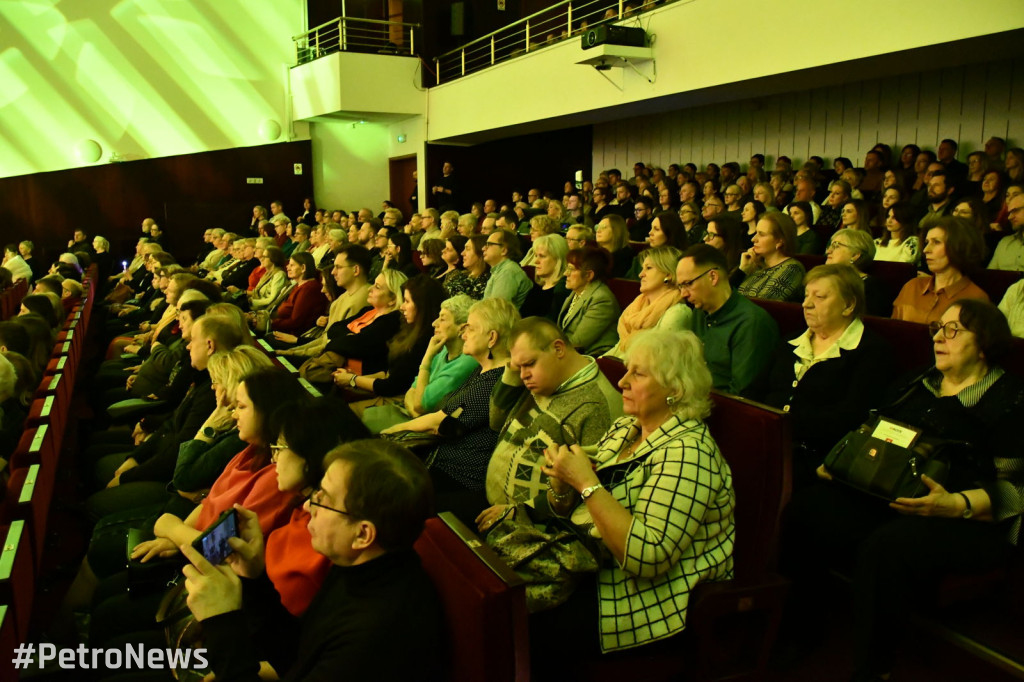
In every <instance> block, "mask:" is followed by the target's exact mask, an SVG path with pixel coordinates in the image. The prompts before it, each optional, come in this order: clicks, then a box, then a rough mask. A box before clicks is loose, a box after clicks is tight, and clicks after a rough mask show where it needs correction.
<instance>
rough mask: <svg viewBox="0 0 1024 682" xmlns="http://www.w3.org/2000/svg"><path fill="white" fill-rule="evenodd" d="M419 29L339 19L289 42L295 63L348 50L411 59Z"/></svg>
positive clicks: (391, 23) (408, 24) (380, 21)
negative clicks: (293, 45)
mask: <svg viewBox="0 0 1024 682" xmlns="http://www.w3.org/2000/svg"><path fill="white" fill-rule="evenodd" d="M419 28H420V25H419V24H411V23H408V22H404V21H383V20H380V19H361V18H357V17H339V18H337V19H332V20H330V21H325V22H324V23H322V24H320V25H319V26H314V27H313V28H311V29H309V30H308V31H305V32H303V33H300V34H298V35H295V36H292V42H294V43H295V58H296V62H297V63H298V64H305V63H307V62H311V61H313V60H315V59H319V58H320V57H324V56H326V55H329V54H334V53H335V52H348V51H353V52H377V53H379V54H392V55H408V56H413V55H415V54H416V31H417V30H418V29H419ZM395 31H397V35H396V34H395V33H394V32H395ZM393 37H394V38H395V40H392V38H393Z"/></svg>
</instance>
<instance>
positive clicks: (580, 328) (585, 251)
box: [556, 219, 621, 356]
mask: <svg viewBox="0 0 1024 682" xmlns="http://www.w3.org/2000/svg"><path fill="white" fill-rule="evenodd" d="M609 220H610V219H609ZM602 222H603V221H602ZM566 260H567V262H568V264H567V266H566V270H565V287H566V289H568V290H569V296H568V298H566V299H565V302H564V303H562V308H561V310H560V311H559V313H558V318H557V320H556V321H557V323H558V326H559V327H561V328H562V330H563V331H564V332H565V336H566V338H568V340H569V342H570V343H571V344H572V345H573V347H574V348H576V349H577V350H578V351H579V352H581V353H583V354H584V355H594V356H597V355H601V354H602V353H604V352H605V351H607V350H609V349H610V348H611V347H612V346H614V345H615V343H616V342H617V341H618V332H617V331H616V324H617V320H618V318H619V313H620V312H621V310H620V309H619V302H618V300H617V299H616V298H615V294H613V293H612V290H611V289H609V288H608V285H607V284H606V281H607V280H608V278H609V275H610V266H611V263H610V261H611V258H610V256H609V254H608V251H607V250H605V249H603V248H601V247H598V246H586V247H584V248H582V249H573V250H572V251H570V252H569V255H568V256H567V257H566Z"/></svg>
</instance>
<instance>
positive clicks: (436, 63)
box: [434, 57, 441, 85]
mask: <svg viewBox="0 0 1024 682" xmlns="http://www.w3.org/2000/svg"><path fill="white" fill-rule="evenodd" d="M434 71H435V72H436V73H437V84H438V85H440V84H441V60H440V59H438V58H437V57H434Z"/></svg>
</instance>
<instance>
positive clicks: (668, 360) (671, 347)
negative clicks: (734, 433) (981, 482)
mask: <svg viewBox="0 0 1024 682" xmlns="http://www.w3.org/2000/svg"><path fill="white" fill-rule="evenodd" d="M632 358H638V359H639V358H643V359H644V360H646V364H647V371H649V372H650V374H651V377H652V378H653V379H654V380H655V381H656V382H657V383H658V384H659V385H660V386H661V387H662V388H664V389H665V390H667V391H668V392H669V393H670V394H671V395H672V396H673V397H675V401H674V402H673V404H672V410H673V411H674V412H675V413H676V414H677V415H679V417H680V418H681V419H704V418H705V417H707V416H708V415H709V414H711V399H710V398H709V395H710V393H711V385H712V384H711V372H710V371H709V370H708V366H707V363H706V362H705V361H704V346H703V345H702V344H701V342H700V339H698V338H697V336H696V334H694V333H693V332H691V331H666V330H663V329H645V330H643V331H639V332H637V333H636V334H634V335H633V337H632V338H631V339H630V340H629V345H628V346H627V348H626V362H627V363H628V362H629V361H630V359H632Z"/></svg>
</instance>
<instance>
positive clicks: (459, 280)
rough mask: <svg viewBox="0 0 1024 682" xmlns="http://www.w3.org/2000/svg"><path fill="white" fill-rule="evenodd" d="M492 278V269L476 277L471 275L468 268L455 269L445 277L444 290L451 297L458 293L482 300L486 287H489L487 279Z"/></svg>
mask: <svg viewBox="0 0 1024 682" xmlns="http://www.w3.org/2000/svg"><path fill="white" fill-rule="evenodd" d="M490 278H491V271H490V269H488V270H486V271H484V274H482V275H480V276H479V277H475V278H474V277H470V275H469V272H468V271H466V270H455V271H454V272H451V273H449V274H448V276H447V277H446V278H445V280H444V290H445V292H446V293H447V294H448V297H449V298H451V297H452V296H456V295H458V294H466V295H467V296H469V297H470V298H472V299H475V300H477V301H480V300H482V299H483V297H484V289H486V288H487V280H489V279H490Z"/></svg>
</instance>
